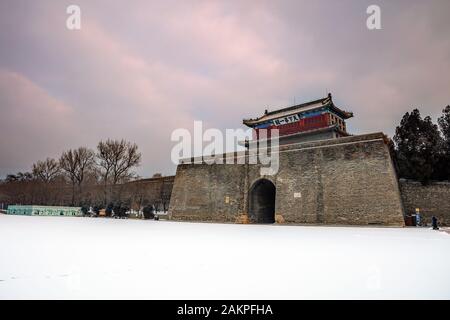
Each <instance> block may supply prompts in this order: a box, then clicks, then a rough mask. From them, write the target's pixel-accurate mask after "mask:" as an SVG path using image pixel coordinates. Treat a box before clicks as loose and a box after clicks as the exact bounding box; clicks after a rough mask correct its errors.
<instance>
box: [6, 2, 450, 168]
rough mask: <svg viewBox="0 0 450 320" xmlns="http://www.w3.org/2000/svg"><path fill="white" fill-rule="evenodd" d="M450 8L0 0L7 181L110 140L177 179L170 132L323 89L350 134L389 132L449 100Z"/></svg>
mask: <svg viewBox="0 0 450 320" xmlns="http://www.w3.org/2000/svg"><path fill="white" fill-rule="evenodd" d="M70 4H77V5H79V6H80V8H81V23H82V24H81V30H76V31H71V30H68V29H67V28H66V19H67V17H68V15H67V14H66V8H67V6H68V5H70ZM370 4H377V5H379V6H380V8H381V24H382V29H381V30H368V29H367V27H366V19H367V17H368V15H367V13H366V9H367V7H368V6H369V5H370ZM449 14H450V1H448V0H443V1H412V0H407V1H395V0H391V1H378V0H371V1H361V0H354V1H350V0H348V1H342V0H340V1H331V0H330V1H299V0H293V1H256V0H255V1H217V2H216V1H173V2H172V1H133V0H130V1H125V0H124V1H99V0H90V1H80V0H71V1H61V0H58V1H56V0H55V1H42V0H36V1H18V0H0V111H1V113H0V177H1V176H5V175H6V174H8V173H12V172H17V171H26V170H30V167H31V164H32V163H33V162H35V161H36V160H40V159H45V158H46V157H47V156H50V157H58V156H59V155H60V154H61V152H62V151H63V150H65V149H68V148H76V147H78V146H88V147H91V148H95V146H96V144H97V143H98V141H99V140H101V139H106V138H108V137H110V138H125V139H127V140H130V141H132V142H136V143H137V144H138V145H139V148H140V149H141V151H142V156H143V162H142V166H141V167H140V168H139V170H138V173H139V174H140V175H141V176H143V177H146V176H151V175H152V174H153V173H155V172H161V173H163V174H165V175H167V174H174V173H175V166H174V165H173V164H172V163H171V161H170V150H171V148H172V146H173V143H172V142H171V141H170V134H171V132H172V131H173V130H174V129H176V128H188V129H190V128H192V127H193V121H194V120H202V121H204V126H205V127H214V128H219V129H222V130H223V129H225V128H239V127H242V118H248V117H256V116H259V115H261V113H262V112H264V109H269V110H273V109H276V108H280V107H285V106H289V105H292V104H293V103H294V99H295V101H296V102H297V103H300V102H303V101H308V100H312V99H317V98H321V97H324V96H325V95H326V93H327V92H329V91H330V92H332V94H333V98H334V101H335V102H336V104H337V105H338V106H340V107H342V108H343V109H345V110H349V111H353V112H354V115H355V117H354V118H352V119H350V120H349V122H348V127H349V131H350V132H351V133H354V134H358V133H365V132H374V131H383V132H385V133H387V134H388V135H389V136H392V135H393V132H394V130H395V126H396V125H397V124H398V122H399V121H400V118H401V116H402V115H403V114H404V113H405V112H406V111H408V110H411V109H412V108H413V107H418V108H419V109H420V110H421V112H422V114H424V115H431V116H432V117H433V119H436V117H437V116H438V115H439V113H440V112H441V110H442V109H443V108H444V106H445V105H447V104H450V36H449V34H450V19H449Z"/></svg>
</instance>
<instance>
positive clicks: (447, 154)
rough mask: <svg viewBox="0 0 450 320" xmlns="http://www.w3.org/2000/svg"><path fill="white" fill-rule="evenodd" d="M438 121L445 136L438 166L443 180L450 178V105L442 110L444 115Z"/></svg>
mask: <svg viewBox="0 0 450 320" xmlns="http://www.w3.org/2000/svg"><path fill="white" fill-rule="evenodd" d="M438 123H439V128H440V129H441V133H442V136H443V140H442V147H441V156H440V159H439V166H438V167H439V173H440V174H439V177H440V179H441V180H450V105H448V106H447V107H445V108H444V110H442V116H441V117H439V119H438Z"/></svg>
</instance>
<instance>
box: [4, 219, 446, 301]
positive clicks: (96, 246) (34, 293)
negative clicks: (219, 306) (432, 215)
mask: <svg viewBox="0 0 450 320" xmlns="http://www.w3.org/2000/svg"><path fill="white" fill-rule="evenodd" d="M0 298H2V299H8V298H61V299H73V298H75V299H76V298H87V299H91V298H94V299H107V298H123V299H132V298H149V299H167V298H170V299H241V298H251V299H304V298H307V299H308V298H324V299H330V298H331V299H334V298H343V299H347V298H356V299H367V298H386V299H392V298H394V299H396V298H406V299H408V298H445V299H449V298H450V235H449V234H448V233H445V232H437V231H432V230H428V229H413V228H404V229H400V228H355V227H352V228H350V227H317V226H311V227H301V226H272V225H227V224H206V223H204V224H202V223H180V222H170V221H142V220H119V219H102V218H73V217H29V216H6V215H3V214H1V215H0Z"/></svg>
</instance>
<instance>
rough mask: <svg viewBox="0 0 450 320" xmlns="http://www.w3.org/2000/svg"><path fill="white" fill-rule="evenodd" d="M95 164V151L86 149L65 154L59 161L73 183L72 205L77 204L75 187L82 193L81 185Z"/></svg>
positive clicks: (81, 148) (69, 151) (82, 148)
mask: <svg viewBox="0 0 450 320" xmlns="http://www.w3.org/2000/svg"><path fill="white" fill-rule="evenodd" d="M94 164H95V153H94V151H92V150H90V149H87V148H85V147H80V148H78V149H75V150H68V151H65V152H63V154H62V155H61V158H60V159H59V165H60V167H61V169H62V170H64V171H65V172H66V174H67V176H68V177H69V179H70V181H71V182H72V205H73V204H74V203H75V186H78V192H81V185H82V183H83V181H84V179H85V176H86V175H87V172H89V171H90V170H91V169H92V168H93V166H94Z"/></svg>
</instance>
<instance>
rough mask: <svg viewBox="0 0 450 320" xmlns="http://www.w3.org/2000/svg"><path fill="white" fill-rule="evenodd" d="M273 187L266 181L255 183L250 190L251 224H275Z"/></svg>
mask: <svg viewBox="0 0 450 320" xmlns="http://www.w3.org/2000/svg"><path fill="white" fill-rule="evenodd" d="M275 191H276V189H275V186H274V184H273V183H272V182H271V181H269V180H267V179H260V180H258V181H256V182H255V183H254V184H253V186H252V188H251V189H250V197H249V215H250V219H251V221H252V222H256V223H274V222H275V193H276V192H275Z"/></svg>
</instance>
